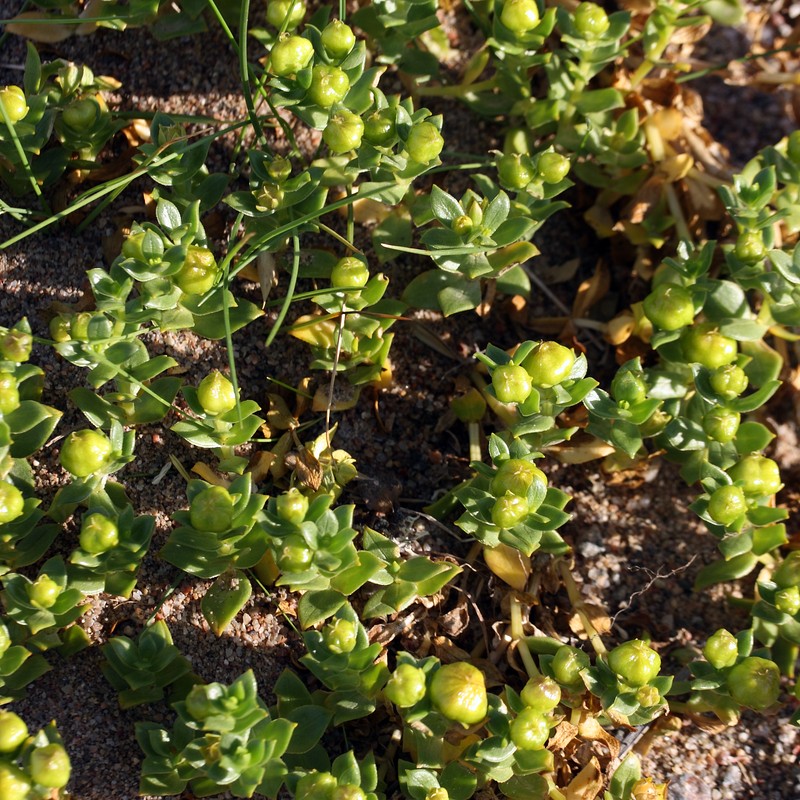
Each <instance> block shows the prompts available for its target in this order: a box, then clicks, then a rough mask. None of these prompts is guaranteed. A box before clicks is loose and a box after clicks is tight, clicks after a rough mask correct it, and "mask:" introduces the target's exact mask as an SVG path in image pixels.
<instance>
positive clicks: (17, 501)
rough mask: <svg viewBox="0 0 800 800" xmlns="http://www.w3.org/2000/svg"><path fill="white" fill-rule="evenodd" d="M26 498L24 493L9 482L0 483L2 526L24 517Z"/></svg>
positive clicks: (0, 519)
mask: <svg viewBox="0 0 800 800" xmlns="http://www.w3.org/2000/svg"><path fill="white" fill-rule="evenodd" d="M24 509H25V498H24V497H23V496H22V492H21V491H20V490H19V489H17V487H16V486H14V484H13V483H9V482H8V481H0V525H3V524H5V523H6V522H13V521H14V520H15V519H17V517H20V516H22V512H23V510H24Z"/></svg>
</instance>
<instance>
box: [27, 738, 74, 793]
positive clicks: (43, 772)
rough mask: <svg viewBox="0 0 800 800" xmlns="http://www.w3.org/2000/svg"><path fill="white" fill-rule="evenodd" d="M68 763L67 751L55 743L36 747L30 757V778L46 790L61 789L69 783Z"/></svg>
mask: <svg viewBox="0 0 800 800" xmlns="http://www.w3.org/2000/svg"><path fill="white" fill-rule="evenodd" d="M70 766H71V765H70V763H69V756H68V755H67V751H66V750H65V749H64V748H63V747H62V746H61V745H60V744H57V743H55V742H54V743H52V744H47V745H45V746H44V747H37V748H36V749H35V750H34V751H33V752H32V753H31V756H30V764H29V766H28V769H29V770H30V774H31V778H33V780H34V783H38V784H39V785H40V786H46V787H47V788H48V789H61V788H62V787H63V786H66V785H67V782H68V781H69V773H70Z"/></svg>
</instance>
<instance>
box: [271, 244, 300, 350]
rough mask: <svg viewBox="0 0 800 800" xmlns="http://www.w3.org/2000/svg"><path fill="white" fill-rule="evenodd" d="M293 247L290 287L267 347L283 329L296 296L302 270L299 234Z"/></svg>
mask: <svg viewBox="0 0 800 800" xmlns="http://www.w3.org/2000/svg"><path fill="white" fill-rule="evenodd" d="M292 248H293V254H292V272H291V274H290V275H289V287H288V288H287V289H286V297H284V298H283V305H282V306H281V310H280V311H279V312H278V317H277V319H276V320H275V324H274V325H273V326H272V330H271V331H270V332H269V335H268V336H267V341H266V346H267V347H269V346H270V345H271V344H272V342H273V340H274V339H275V337H276V336H277V335H278V331H279V330H280V329H281V325H283V321H284V319H286V314H287V313H288V311H289V306H290V305H291V304H292V300H293V298H294V287H295V286H296V285H297V275H298V273H299V272H300V238H299V237H298V235H297V234H294V236H292Z"/></svg>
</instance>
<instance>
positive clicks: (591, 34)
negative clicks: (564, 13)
mask: <svg viewBox="0 0 800 800" xmlns="http://www.w3.org/2000/svg"><path fill="white" fill-rule="evenodd" d="M573 22H574V23H575V30H577V31H578V33H579V34H580V35H581V36H582V37H583V38H584V39H589V40H592V39H599V38H600V37H601V36H602V35H603V34H604V33H605V32H606V31H607V30H608V28H609V25H611V23H610V22H609V19H608V14H606V12H605V11H604V10H603V9H602V8H601V7H600V6H598V5H597V4H596V3H581V4H580V5H579V6H578V7H577V8H576V9H575V17H574V18H573Z"/></svg>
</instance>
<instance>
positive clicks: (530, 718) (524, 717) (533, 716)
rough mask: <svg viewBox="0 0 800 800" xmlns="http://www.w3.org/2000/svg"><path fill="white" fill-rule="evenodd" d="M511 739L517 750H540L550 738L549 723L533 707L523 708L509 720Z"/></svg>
mask: <svg viewBox="0 0 800 800" xmlns="http://www.w3.org/2000/svg"><path fill="white" fill-rule="evenodd" d="M510 728H511V741H512V742H514V744H515V745H516V747H517V748H518V749H519V750H541V749H542V748H543V747H544V746H545V745H546V744H547V740H548V739H549V738H550V723H549V722H548V721H547V718H546V717H545V716H544V715H543V714H541V713H540V712H538V711H536V710H535V709H533V708H525V709H523V710H522V711H520V713H519V714H517V716H516V717H515V718H514V719H513V720H512V721H511V726H510Z"/></svg>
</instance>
